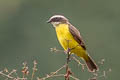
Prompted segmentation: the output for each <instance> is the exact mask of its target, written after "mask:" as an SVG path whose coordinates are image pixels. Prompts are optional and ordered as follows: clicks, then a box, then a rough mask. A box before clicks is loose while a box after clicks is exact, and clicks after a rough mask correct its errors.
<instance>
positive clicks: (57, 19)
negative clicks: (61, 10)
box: [52, 18, 61, 22]
mask: <svg viewBox="0 0 120 80" xmlns="http://www.w3.org/2000/svg"><path fill="white" fill-rule="evenodd" d="M60 20H61V18H54V19H53V20H52V21H54V22H59V21H60Z"/></svg>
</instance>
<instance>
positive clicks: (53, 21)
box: [47, 15, 68, 26]
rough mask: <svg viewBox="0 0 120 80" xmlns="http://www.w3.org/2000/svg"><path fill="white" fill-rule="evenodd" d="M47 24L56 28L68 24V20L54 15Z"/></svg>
mask: <svg viewBox="0 0 120 80" xmlns="http://www.w3.org/2000/svg"><path fill="white" fill-rule="evenodd" d="M47 22H48V23H51V24H53V25H54V26H56V25H59V24H65V23H68V19H67V18H66V17H64V16H62V15H54V16H52V17H51V18H50V19H49V20H48V21H47Z"/></svg>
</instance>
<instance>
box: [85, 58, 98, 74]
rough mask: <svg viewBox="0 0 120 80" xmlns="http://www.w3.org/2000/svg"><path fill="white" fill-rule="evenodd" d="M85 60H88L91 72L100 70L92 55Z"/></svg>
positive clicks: (87, 63)
mask: <svg viewBox="0 0 120 80" xmlns="http://www.w3.org/2000/svg"><path fill="white" fill-rule="evenodd" d="M85 62H86V65H87V68H88V70H89V71H90V72H95V71H98V67H97V65H96V64H95V62H94V61H93V59H92V58H91V57H90V56H88V59H85Z"/></svg>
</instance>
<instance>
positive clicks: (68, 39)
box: [56, 24, 85, 56]
mask: <svg viewBox="0 0 120 80" xmlns="http://www.w3.org/2000/svg"><path fill="white" fill-rule="evenodd" d="M56 34H57V38H58V41H59V42H60V44H61V45H62V47H63V48H64V49H65V50H67V49H68V48H70V49H72V48H75V49H73V50H71V53H75V54H77V55H78V56H82V55H83V54H84V53H85V50H84V49H83V48H82V47H81V46H79V43H78V42H77V41H76V40H75V39H74V38H73V36H72V34H71V33H70V31H69V25H68V24H59V25H58V26H56Z"/></svg>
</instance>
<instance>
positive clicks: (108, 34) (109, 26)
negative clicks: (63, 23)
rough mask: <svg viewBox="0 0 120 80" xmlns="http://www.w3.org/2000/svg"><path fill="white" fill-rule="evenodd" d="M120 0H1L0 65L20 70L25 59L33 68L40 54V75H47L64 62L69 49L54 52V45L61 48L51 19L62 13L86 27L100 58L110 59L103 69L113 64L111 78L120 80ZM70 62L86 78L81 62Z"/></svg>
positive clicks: (84, 30)
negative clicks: (49, 20)
mask: <svg viewBox="0 0 120 80" xmlns="http://www.w3.org/2000/svg"><path fill="white" fill-rule="evenodd" d="M119 3H120V1H119V0H0V63H1V64H0V70H3V69H4V68H5V67H6V68H8V69H9V70H12V69H17V70H18V72H19V73H20V70H21V69H22V63H23V62H24V61H27V62H28V65H29V69H31V68H32V66H33V60H37V62H38V69H39V71H38V72H37V74H36V75H37V76H41V77H42V76H45V75H46V74H47V73H49V72H52V71H55V70H57V69H58V68H59V67H60V66H62V65H63V64H64V63H65V55H64V54H53V52H50V48H51V47H57V48H58V49H62V48H61V46H60V45H59V43H58V41H57V38H56V34H55V30H54V28H53V27H52V25H50V24H47V23H46V21H47V20H48V19H49V18H50V17H51V16H53V15H55V14H62V15H64V16H66V17H67V18H68V19H69V20H70V22H71V23H72V24H73V25H74V26H76V27H77V28H78V29H79V30H80V31H81V35H82V36H83V38H84V40H85V42H86V46H87V49H88V52H89V53H90V55H92V57H93V58H94V59H95V61H96V62H97V61H99V60H101V59H102V58H104V59H105V64H104V65H103V66H102V67H101V69H102V70H107V69H108V68H111V69H112V72H111V73H110V74H108V75H107V78H106V80H119V79H120V78H119V71H120V69H119V68H120V63H119V60H120V50H119V49H120V48H119V45H120V4H119ZM71 67H72V71H73V72H74V73H75V75H76V76H77V77H78V78H80V79H81V80H87V79H88V78H89V77H90V73H88V72H87V71H86V72H82V71H81V68H78V67H77V64H76V63H74V62H73V63H72V64H71ZM0 79H2V78H0ZM50 80H64V78H58V79H57V78H54V79H50ZM100 80H102V79H100ZM103 80H104V79H103Z"/></svg>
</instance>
